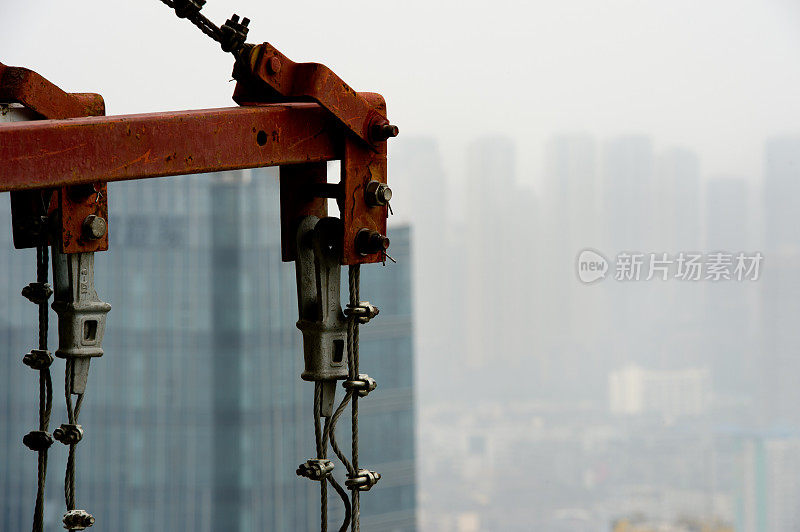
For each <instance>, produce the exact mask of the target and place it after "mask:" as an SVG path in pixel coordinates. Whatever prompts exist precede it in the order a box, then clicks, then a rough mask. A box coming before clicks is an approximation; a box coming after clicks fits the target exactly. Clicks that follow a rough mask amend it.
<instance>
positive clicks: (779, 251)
mask: <svg viewBox="0 0 800 532" xmlns="http://www.w3.org/2000/svg"><path fill="white" fill-rule="evenodd" d="M764 156H765V159H764V204H763V208H764V218H765V244H766V249H765V254H766V257H768V258H767V259H765V261H767V260H768V261H769V262H768V263H767V264H768V266H767V265H765V275H764V282H763V287H762V292H761V296H762V297H761V301H760V305H761V308H762V323H761V326H762V327H763V330H762V333H763V344H762V345H763V358H762V359H761V360H760V361H759V364H758V376H759V377H760V378H759V382H758V391H759V394H758V395H759V410H760V415H761V418H762V420H763V421H764V422H766V423H772V424H784V425H786V424H788V425H790V426H795V427H796V426H798V425H800V409H798V408H796V405H798V404H800V386H797V380H796V376H797V375H798V374H800V359H798V357H797V353H798V352H800V329H798V328H797V326H796V322H797V320H796V317H797V316H798V314H800V280H798V272H800V224H798V223H797V221H796V218H797V201H796V200H797V198H798V193H799V192H800V136H797V137H777V138H773V139H770V140H769V141H768V142H767V144H766V150H765V154H764ZM766 268H769V270H766ZM767 272H768V273H767Z"/></svg>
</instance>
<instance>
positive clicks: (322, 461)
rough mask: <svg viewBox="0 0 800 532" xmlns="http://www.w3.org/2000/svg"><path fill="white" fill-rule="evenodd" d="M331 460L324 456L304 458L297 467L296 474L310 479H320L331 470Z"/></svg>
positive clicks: (325, 476) (326, 475)
mask: <svg viewBox="0 0 800 532" xmlns="http://www.w3.org/2000/svg"><path fill="white" fill-rule="evenodd" d="M333 468H334V466H333V462H332V461H330V460H328V459H326V458H314V459H312V460H306V461H305V462H304V463H302V464H300V465H299V466H298V468H297V471H296V473H297V475H298V476H300V477H305V478H308V479H311V480H322V479H323V478H327V477H328V476H329V475H330V474H331V472H333Z"/></svg>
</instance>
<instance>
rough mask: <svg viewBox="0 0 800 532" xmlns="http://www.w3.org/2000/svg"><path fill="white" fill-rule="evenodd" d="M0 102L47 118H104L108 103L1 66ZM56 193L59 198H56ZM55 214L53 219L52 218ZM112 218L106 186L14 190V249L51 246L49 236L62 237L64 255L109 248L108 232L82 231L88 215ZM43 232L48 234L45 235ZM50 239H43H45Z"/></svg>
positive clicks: (12, 194) (99, 184) (99, 98)
mask: <svg viewBox="0 0 800 532" xmlns="http://www.w3.org/2000/svg"><path fill="white" fill-rule="evenodd" d="M0 102H3V103H16V104H20V105H22V106H24V108H25V109H27V110H29V111H32V112H33V115H32V117H39V118H43V119H64V118H77V117H82V116H102V115H104V114H105V103H104V102H103V97H102V96H100V95H99V94H91V93H67V92H64V91H63V90H61V89H60V88H58V87H57V86H56V85H54V84H53V83H51V82H49V81H48V80H46V79H45V78H43V77H42V76H40V75H39V74H37V73H36V72H34V71H32V70H29V69H27V68H20V67H9V66H6V65H4V64H2V63H0ZM54 190H55V191H56V192H57V194H53V192H54ZM54 215H55V216H54ZM90 215H91V216H95V217H101V218H102V220H103V223H105V224H107V220H108V196H107V189H106V184H105V183H97V184H95V185H93V186H92V185H90V186H88V187H87V186H75V187H59V188H58V189H46V190H25V191H12V192H11V217H12V221H11V225H12V232H13V236H14V247H16V248H17V249H22V248H31V247H36V246H37V245H40V244H42V243H47V244H52V243H53V242H51V240H52V238H50V235H47V234H46V233H48V232H54V233H51V234H54V235H58V237H59V239H60V250H61V252H62V253H85V252H90V251H102V250H107V249H108V231H107V230H106V231H103V234H102V235H101V236H99V237H96V238H95V237H94V235H90V233H89V232H88V231H86V230H85V229H84V227H85V223H86V221H87V218H88V217H89V216H90ZM43 233H45V234H43ZM45 237H46V238H47V240H43V238H45Z"/></svg>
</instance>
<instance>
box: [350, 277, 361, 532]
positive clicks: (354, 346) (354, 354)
mask: <svg viewBox="0 0 800 532" xmlns="http://www.w3.org/2000/svg"><path fill="white" fill-rule="evenodd" d="M347 277H348V285H349V289H350V307H351V308H355V307H356V306H358V304H359V300H360V298H361V294H360V291H361V288H360V285H361V266H360V265H358V264H353V265H351V266H349V267H348V270H347ZM347 362H348V370H349V375H350V380H356V379H358V362H359V360H358V320H357V318H356V316H355V315H354V314H351V315H350V317H349V319H348V322H347ZM351 395H352V406H351V413H352V451H351V452H352V457H353V465H352V472H351V476H353V477H354V476H355V475H356V474H357V473H358V394H357V393H354V394H351ZM351 505H352V512H353V519H352V521H351V522H350V530H351V531H352V532H359V531H360V530H361V501H360V497H359V491H358V488H355V489H353V494H352V503H351Z"/></svg>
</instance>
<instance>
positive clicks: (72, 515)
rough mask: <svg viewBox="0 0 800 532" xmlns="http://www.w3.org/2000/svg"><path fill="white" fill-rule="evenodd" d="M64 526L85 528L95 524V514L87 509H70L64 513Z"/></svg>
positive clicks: (78, 528)
mask: <svg viewBox="0 0 800 532" xmlns="http://www.w3.org/2000/svg"><path fill="white" fill-rule="evenodd" d="M63 523H64V528H66V529H67V530H85V529H87V528H89V527H90V526H92V525H93V524H94V516H93V515H92V514H90V513H89V512H87V511H86V510H70V511H68V512H67V513H65V514H64V519H63Z"/></svg>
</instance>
